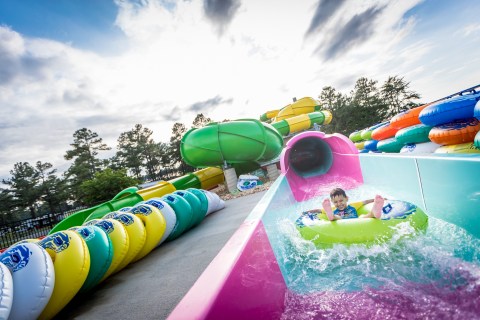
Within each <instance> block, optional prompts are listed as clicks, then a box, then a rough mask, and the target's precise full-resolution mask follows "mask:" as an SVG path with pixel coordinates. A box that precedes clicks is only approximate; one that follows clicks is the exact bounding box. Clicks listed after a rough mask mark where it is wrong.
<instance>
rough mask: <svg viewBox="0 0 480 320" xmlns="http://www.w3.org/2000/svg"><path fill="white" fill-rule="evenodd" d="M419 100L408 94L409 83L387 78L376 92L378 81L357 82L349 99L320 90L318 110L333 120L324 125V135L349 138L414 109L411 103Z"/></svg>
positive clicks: (345, 96)
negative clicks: (354, 132)
mask: <svg viewBox="0 0 480 320" xmlns="http://www.w3.org/2000/svg"><path fill="white" fill-rule="evenodd" d="M419 97H420V96H419V95H418V94H417V93H415V92H414V91H411V90H409V83H408V82H406V81H405V80H404V79H403V78H400V77H397V76H395V77H389V78H388V80H387V81H386V82H385V83H384V84H383V85H382V87H381V88H380V89H379V88H378V81H376V80H370V79H367V78H364V77H363V78H359V79H358V80H357V81H356V83H355V87H354V89H353V90H352V91H351V92H350V94H349V95H344V94H342V93H340V92H337V91H336V90H335V88H333V87H324V88H323V89H322V92H321V93H320V95H319V100H320V103H321V104H322V106H323V107H324V108H325V109H327V110H329V111H330V112H332V116H333V120H332V123H331V124H329V125H324V126H323V130H324V131H325V132H327V133H333V132H339V133H342V134H344V135H347V136H348V135H349V134H350V133H352V132H353V131H355V130H361V129H364V128H367V127H369V126H372V125H374V124H376V123H380V122H383V121H386V120H389V119H390V118H391V117H392V116H394V115H396V114H398V113H399V112H402V111H405V110H407V109H409V108H411V107H414V106H416V105H417V104H415V103H414V102H413V100H415V99H418V98H419Z"/></svg>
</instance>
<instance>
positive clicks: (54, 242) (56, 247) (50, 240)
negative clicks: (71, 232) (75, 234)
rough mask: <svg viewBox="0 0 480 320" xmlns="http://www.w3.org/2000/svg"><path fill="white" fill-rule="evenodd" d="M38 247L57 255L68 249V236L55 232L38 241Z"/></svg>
mask: <svg viewBox="0 0 480 320" xmlns="http://www.w3.org/2000/svg"><path fill="white" fill-rule="evenodd" d="M39 245H40V246H42V247H43V248H45V249H50V250H53V251H55V252H57V253H59V252H62V251H63V250H65V249H67V248H68V246H69V245H70V239H69V237H68V234H66V233H64V232H57V233H54V234H52V235H50V236H48V237H46V238H45V239H43V240H42V241H40V242H39Z"/></svg>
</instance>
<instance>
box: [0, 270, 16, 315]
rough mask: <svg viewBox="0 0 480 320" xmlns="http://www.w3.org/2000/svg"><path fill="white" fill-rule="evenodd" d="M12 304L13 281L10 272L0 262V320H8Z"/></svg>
mask: <svg viewBox="0 0 480 320" xmlns="http://www.w3.org/2000/svg"><path fill="white" fill-rule="evenodd" d="M12 303H13V279H12V274H11V273H10V270H8V268H7V267H6V266H5V265H4V264H3V263H1V262H0V319H8V316H9V315H10V311H11V309H12Z"/></svg>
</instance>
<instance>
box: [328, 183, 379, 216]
mask: <svg viewBox="0 0 480 320" xmlns="http://www.w3.org/2000/svg"><path fill="white" fill-rule="evenodd" d="M330 199H331V201H330ZM330 199H325V200H323V202H322V207H323V210H325V213H326V214H327V217H328V219H329V220H341V219H354V218H359V216H358V213H357V210H356V209H355V208H354V207H353V206H351V205H349V204H348V197H347V194H346V193H345V191H344V190H343V189H341V188H335V189H333V190H332V191H331V192H330ZM331 202H333V205H334V206H335V210H334V211H332V204H331ZM371 202H373V203H374V204H373V207H372V210H371V211H370V212H369V213H367V214H364V215H361V216H360V218H376V219H380V217H381V216H382V208H383V204H384V202H385V199H383V198H382V197H381V196H379V195H376V196H375V199H369V200H364V201H363V202H362V203H363V205H365V204H367V203H371Z"/></svg>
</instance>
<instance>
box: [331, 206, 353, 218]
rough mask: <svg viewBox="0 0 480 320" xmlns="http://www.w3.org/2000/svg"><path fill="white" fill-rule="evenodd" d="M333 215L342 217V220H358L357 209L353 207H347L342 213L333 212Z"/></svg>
mask: <svg viewBox="0 0 480 320" xmlns="http://www.w3.org/2000/svg"><path fill="white" fill-rule="evenodd" d="M333 214H334V215H336V216H339V217H341V218H342V219H353V218H358V213H357V209H355V208H354V207H352V206H347V207H346V208H345V210H342V211H340V210H338V209H335V211H333Z"/></svg>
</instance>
